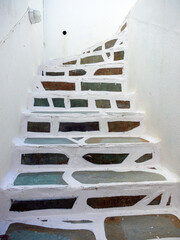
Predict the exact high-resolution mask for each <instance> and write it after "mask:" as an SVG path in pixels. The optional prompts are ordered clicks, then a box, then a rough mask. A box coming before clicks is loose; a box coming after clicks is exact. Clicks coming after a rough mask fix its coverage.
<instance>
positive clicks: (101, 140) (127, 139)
mask: <svg viewBox="0 0 180 240" xmlns="http://www.w3.org/2000/svg"><path fill="white" fill-rule="evenodd" d="M85 142H86V143H87V144H97V143H141V142H148V141H147V140H145V139H143V138H136V137H99V138H88V139H87V140H86V141H85Z"/></svg>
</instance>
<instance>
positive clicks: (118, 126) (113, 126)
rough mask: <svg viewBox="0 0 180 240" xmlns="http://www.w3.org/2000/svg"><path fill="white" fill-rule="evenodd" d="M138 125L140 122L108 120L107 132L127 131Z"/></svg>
mask: <svg viewBox="0 0 180 240" xmlns="http://www.w3.org/2000/svg"><path fill="white" fill-rule="evenodd" d="M139 126H140V122H131V121H115V122H108V127H109V132H127V131H130V130H132V129H134V128H137V127H139Z"/></svg>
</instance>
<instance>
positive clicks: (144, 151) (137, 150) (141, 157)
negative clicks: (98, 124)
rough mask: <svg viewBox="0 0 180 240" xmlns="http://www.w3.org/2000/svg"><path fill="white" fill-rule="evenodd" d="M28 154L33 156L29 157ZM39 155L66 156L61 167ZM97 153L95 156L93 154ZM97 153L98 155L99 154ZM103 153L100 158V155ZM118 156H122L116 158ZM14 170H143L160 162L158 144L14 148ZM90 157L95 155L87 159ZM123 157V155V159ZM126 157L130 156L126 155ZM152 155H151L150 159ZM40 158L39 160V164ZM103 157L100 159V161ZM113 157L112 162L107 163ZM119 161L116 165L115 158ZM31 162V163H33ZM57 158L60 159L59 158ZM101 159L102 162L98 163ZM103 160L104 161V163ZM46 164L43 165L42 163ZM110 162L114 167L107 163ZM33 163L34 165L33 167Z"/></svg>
mask: <svg viewBox="0 0 180 240" xmlns="http://www.w3.org/2000/svg"><path fill="white" fill-rule="evenodd" d="M28 154H34V155H33V156H31V157H30V156H28ZM40 154H63V157H62V156H61V159H62V162H63V163H62V164H51V161H54V160H53V159H54V155H52V156H51V155H50V156H47V155H42V156H41V155H40ZM94 154H96V155H94ZM97 154H98V155H97ZM100 154H101V155H100ZM105 154H107V155H108V154H109V155H110V154H112V156H108V157H105ZM115 154H116V156H117V154H121V155H120V156H119V157H116V158H115ZM13 155H14V169H19V170H20V171H26V169H27V171H29V170H31V171H33V170H35V169H39V168H41V170H42V171H47V170H50V169H51V170H56V169H57V168H59V169H63V168H64V169H67V168H72V169H80V168H86V167H87V168H98V169H101V168H102V169H103V168H104V167H108V168H111V167H112V168H118V169H119V168H120V167H122V168H123V167H129V168H132V167H140V166H144V167H145V166H151V165H153V164H154V165H155V164H156V163H157V162H158V160H159V156H158V151H157V145H156V144H154V145H153V144H148V143H146V145H142V146H141V145H138V144H137V145H136V146H129V147H128V146H122V145H116V146H113V145H112V144H109V146H108V145H107V146H101V147H100V145H96V146H92V145H91V146H87V145H86V146H82V145H80V146H78V147H77V146H75V145H73V146H69V147H68V146H62V145H59V146H49V145H42V146H41V147H40V146H31V147H30V146H23V147H15V148H14V153H13ZM87 155H92V156H91V157H89V158H88V157H87ZM123 155H124V156H123ZM126 155H127V156H126ZM151 155H152V156H151ZM36 158H37V161H36ZM100 158H101V159H100ZM107 158H110V161H107ZM117 158H118V159H119V161H118V162H117V161H116V159H117ZM31 159H32V161H31ZM56 159H60V156H59V157H58V156H57V158H56ZM99 159H100V160H99ZM103 159H104V160H103ZM43 161H44V164H43ZM108 162H110V163H112V164H108ZM31 164H32V165H31Z"/></svg>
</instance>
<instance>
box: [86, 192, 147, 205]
mask: <svg viewBox="0 0 180 240" xmlns="http://www.w3.org/2000/svg"><path fill="white" fill-rule="evenodd" d="M144 197H146V195H140V196H116V197H101V198H100V197H99V198H88V200H87V204H88V205H89V206H90V207H92V208H115V207H131V206H134V205H135V204H136V203H137V202H139V201H141V200H142V199H143V198H144Z"/></svg>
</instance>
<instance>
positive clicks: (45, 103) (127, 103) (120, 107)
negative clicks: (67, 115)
mask: <svg viewBox="0 0 180 240" xmlns="http://www.w3.org/2000/svg"><path fill="white" fill-rule="evenodd" d="M28 109H29V110H31V111H63V110H72V111H75V110H90V111H94V110H95V111H99V110H104V111H105V110H112V111H132V110H134V98H133V95H132V96H131V95H130V96H122V97H121V96H119V95H117V94H114V95H107V96H103V95H102V96H101V95H100V94H99V95H98V94H94V95H92V94H91V95H90V94H89V95H88V96H87V95H84V96H83V95H82V94H79V95H77V94H72V95H71V96H70V95H69V94H60V95H59V94H50V93H49V94H31V95H30V96H29V100H28Z"/></svg>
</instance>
